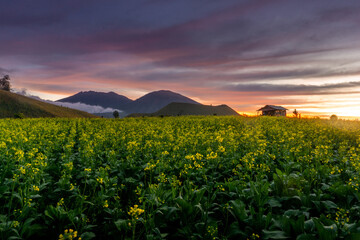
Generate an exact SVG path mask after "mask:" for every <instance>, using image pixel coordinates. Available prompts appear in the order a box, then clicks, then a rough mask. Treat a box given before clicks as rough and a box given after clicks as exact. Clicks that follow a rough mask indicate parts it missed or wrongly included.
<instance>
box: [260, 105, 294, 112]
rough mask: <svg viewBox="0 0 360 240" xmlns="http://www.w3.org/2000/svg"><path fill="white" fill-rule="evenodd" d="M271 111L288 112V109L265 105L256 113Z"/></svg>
mask: <svg viewBox="0 0 360 240" xmlns="http://www.w3.org/2000/svg"><path fill="white" fill-rule="evenodd" d="M271 110H288V109H286V108H284V107H281V106H275V105H266V106H265V107H262V108H260V109H259V110H257V111H271Z"/></svg>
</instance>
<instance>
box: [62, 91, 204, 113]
mask: <svg viewBox="0 0 360 240" xmlns="http://www.w3.org/2000/svg"><path fill="white" fill-rule="evenodd" d="M57 102H71V103H75V102H80V103H84V104H88V105H99V106H102V107H104V108H108V107H110V108H116V109H120V110H122V111H124V112H126V113H128V114H130V113H153V112H156V111H158V110H160V109H161V108H163V107H165V106H166V105H168V104H169V103H172V102H181V103H192V104H200V103H198V102H196V101H194V100H192V99H190V98H188V97H185V96H183V95H181V94H179V93H175V92H172V91H169V90H159V91H154V92H150V93H148V94H146V95H144V96H142V97H140V98H138V99H136V100H135V101H133V100H131V99H129V98H127V97H125V96H122V95H119V94H117V93H114V92H109V93H103V92H94V91H87V92H79V93H77V94H75V95H73V96H70V97H67V98H63V99H60V100H57Z"/></svg>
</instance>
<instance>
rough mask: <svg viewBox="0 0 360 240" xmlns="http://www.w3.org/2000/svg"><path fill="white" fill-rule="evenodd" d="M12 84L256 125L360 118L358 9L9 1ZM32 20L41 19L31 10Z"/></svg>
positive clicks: (3, 68)
mask: <svg viewBox="0 0 360 240" xmlns="http://www.w3.org/2000/svg"><path fill="white" fill-rule="evenodd" d="M2 5H3V6H2V7H1V10H0V12H1V14H0V25H1V28H2V33H3V34H2V37H1V38H0V76H2V75H5V74H9V75H10V77H11V82H12V86H13V88H15V89H16V90H18V91H20V90H21V89H27V91H28V92H30V93H31V94H33V95H37V96H39V97H41V98H44V99H50V100H57V99H60V98H63V97H67V96H69V95H72V94H75V93H77V92H79V91H87V90H93V91H102V92H108V91H114V92H116V93H118V94H121V95H125V96H127V97H129V98H131V99H136V98H138V97H141V96H143V95H144V94H146V93H148V92H151V91H155V90H160V89H168V90H171V91H174V92H178V93H180V94H183V95H185V96H187V97H190V98H192V99H194V100H196V101H198V102H201V103H203V104H213V105H219V104H227V105H229V106H230V107H232V108H234V109H235V110H236V111H238V112H239V113H245V114H248V115H251V114H256V110H257V109H259V108H260V107H262V106H264V105H267V104H271V105H281V106H284V107H286V108H288V109H289V112H288V114H290V115H291V113H292V112H293V111H294V109H297V110H298V111H299V112H300V113H301V114H303V115H304V116H305V115H307V116H320V117H329V116H330V115H332V114H336V115H338V116H341V117H344V118H352V119H357V118H360V70H359V69H360V61H359V59H360V42H359V39H360V29H359V27H358V24H359V22H360V14H359V11H360V2H359V1H356V0H349V1H337V0H319V1H299V0H286V1H285V0H241V1H238V0H229V1H202V0H199V1H193V0H181V1H148V0H136V1H115V0H110V1H95V0H90V1H89V0H86V1H85V0H80V1H70V0H65V1H54V2H53V1H45V0H40V1H25V2H24V1H20V0H15V1H7V2H4V3H3V4H2ZM29 9H31V11H30V10H29Z"/></svg>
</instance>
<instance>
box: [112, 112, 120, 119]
mask: <svg viewBox="0 0 360 240" xmlns="http://www.w3.org/2000/svg"><path fill="white" fill-rule="evenodd" d="M113 116H114V118H119V112H118V111H116V110H115V111H114V112H113Z"/></svg>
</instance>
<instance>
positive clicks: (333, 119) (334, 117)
mask: <svg viewBox="0 0 360 240" xmlns="http://www.w3.org/2000/svg"><path fill="white" fill-rule="evenodd" d="M330 120H332V121H336V120H338V116H336V115H335V114H333V115H331V116H330Z"/></svg>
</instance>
